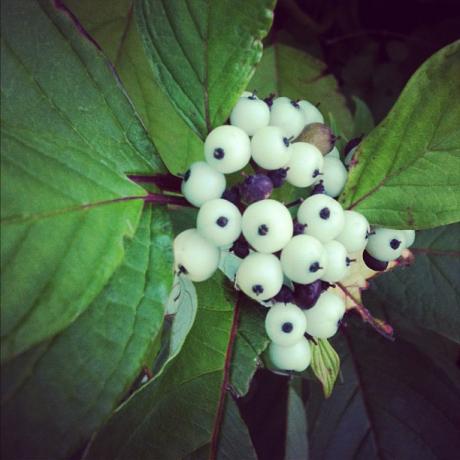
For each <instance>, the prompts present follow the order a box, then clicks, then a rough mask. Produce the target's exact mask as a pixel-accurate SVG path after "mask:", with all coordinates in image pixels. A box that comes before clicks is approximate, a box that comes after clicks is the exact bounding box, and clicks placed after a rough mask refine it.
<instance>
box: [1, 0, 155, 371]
mask: <svg viewBox="0 0 460 460" xmlns="http://www.w3.org/2000/svg"><path fill="white" fill-rule="evenodd" d="M1 46H2V75H1V78H2V81H1V89H2V125H1V130H2V132H1V142H2V146H1V147H2V148H1V150H2V154H1V155H2V156H1V181H2V209H1V222H2V262H1V263H2V285H4V286H8V290H4V292H3V293H2V294H3V295H2V318H1V319H2V321H1V323H2V324H1V328H2V329H1V335H2V362H3V361H5V360H8V359H11V358H12V357H14V356H16V355H18V354H20V353H22V352H24V351H25V350H27V349H28V348H30V347H31V346H33V345H35V344H37V343H39V342H40V341H42V340H45V339H47V338H49V337H51V336H52V335H54V334H56V333H58V332H59V331H60V330H62V329H63V328H65V327H66V326H68V325H69V324H70V323H71V322H72V321H74V320H75V318H76V317H78V315H79V314H81V313H82V312H83V311H84V310H85V308H86V307H87V306H88V305H89V303H90V302H91V301H92V300H93V299H94V298H95V296H96V295H97V294H98V293H99V292H100V290H101V289H102V287H103V286H104V285H105V284H106V283H107V281H108V280H109V278H110V276H111V275H112V273H113V272H114V270H115V269H116V267H117V266H118V265H119V264H120V263H121V261H122V259H123V254H124V249H123V245H124V238H125V237H129V238H131V237H132V236H133V235H134V232H135V229H136V227H137V225H138V221H139V217H140V213H141V209H142V197H143V196H144V195H145V191H144V190H143V189H142V188H140V187H138V186H137V185H135V184H133V183H132V182H130V181H129V180H128V179H127V178H126V177H125V173H128V172H141V173H143V172H152V171H159V170H162V166H161V162H160V161H159V159H158V158H157V157H156V155H155V151H154V149H153V145H152V144H151V142H150V141H149V139H148V137H147V134H146V132H145V130H144V128H143V127H142V124H141V122H140V120H139V119H138V118H137V117H136V114H135V112H134V110H133V108H132V106H131V104H130V102H129V100H128V99H127V98H126V96H125V94H124V92H123V90H122V88H121V87H120V85H119V83H118V81H117V79H116V78H114V75H113V72H112V70H111V68H110V66H109V64H108V62H107V60H106V59H105V58H104V56H103V55H102V54H101V53H100V52H99V51H98V50H97V49H96V48H95V46H94V44H93V43H91V42H90V41H89V40H88V39H87V38H86V37H85V36H84V35H82V33H81V32H80V31H79V30H78V29H77V28H76V27H75V25H74V24H73V22H72V21H71V19H70V17H69V15H68V13H67V12H66V11H64V10H62V9H59V10H57V9H55V7H54V6H52V3H51V2H48V1H42V2H28V1H25V0H20V1H12V0H7V1H5V2H3V3H2V44H1Z"/></svg>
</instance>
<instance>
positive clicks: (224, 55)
mask: <svg viewBox="0 0 460 460" xmlns="http://www.w3.org/2000/svg"><path fill="white" fill-rule="evenodd" d="M274 3H275V2H274V1H273V0H256V1H252V2H250V3H248V2H245V1H242V0H237V1H233V2H213V1H209V0H200V1H194V2H183V1H180V0H168V1H165V0H139V1H138V2H136V4H135V8H134V14H135V17H136V21H137V23H138V25H139V28H140V32H141V36H142V39H143V42H144V44H145V49H146V53H147V55H148V57H149V60H150V63H151V67H152V70H153V73H154V76H155V79H156V80H157V82H158V84H159V85H160V86H161V87H162V89H163V90H164V91H165V93H166V94H168V95H169V97H170V99H171V101H172V102H173V104H174V106H175V107H176V110H177V111H178V112H179V114H180V115H181V116H182V118H183V119H184V120H185V121H186V122H187V124H188V125H189V126H190V127H191V128H192V129H193V130H194V131H195V132H196V133H197V134H198V135H199V136H200V137H201V138H202V139H204V137H205V136H206V135H207V133H208V132H209V131H210V130H211V129H212V128H213V127H216V126H219V125H221V124H223V123H224V121H225V120H226V119H227V118H228V116H229V114H230V111H231V109H232V107H233V105H234V103H235V101H236V99H237V98H238V97H239V95H240V94H241V93H242V91H243V90H244V88H245V87H246V85H247V83H248V81H249V79H250V78H251V75H252V73H253V72H254V66H255V65H256V64H257V62H259V60H260V58H261V57H262V42H261V40H262V38H264V36H265V35H266V34H267V32H268V30H269V28H270V26H271V23H272V19H273V12H272V10H273V8H274Z"/></svg>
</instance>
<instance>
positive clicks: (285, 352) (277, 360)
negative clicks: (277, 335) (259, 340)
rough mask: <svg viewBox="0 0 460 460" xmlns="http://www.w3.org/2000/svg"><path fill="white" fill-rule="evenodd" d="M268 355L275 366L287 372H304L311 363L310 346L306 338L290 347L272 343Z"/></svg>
mask: <svg viewBox="0 0 460 460" xmlns="http://www.w3.org/2000/svg"><path fill="white" fill-rule="evenodd" d="M268 355H269V356H270V361H271V362H272V363H273V365H274V366H275V367H276V368H278V369H281V370H285V371H297V372H302V371H304V370H305V369H306V368H307V367H308V366H309V365H310V362H311V351H310V344H309V343H308V340H307V339H306V338H305V337H302V338H301V339H300V340H299V341H298V342H297V343H295V344H294V345H291V346H290V347H283V346H281V345H277V344H276V343H273V342H272V343H271V344H270V347H269V349H268Z"/></svg>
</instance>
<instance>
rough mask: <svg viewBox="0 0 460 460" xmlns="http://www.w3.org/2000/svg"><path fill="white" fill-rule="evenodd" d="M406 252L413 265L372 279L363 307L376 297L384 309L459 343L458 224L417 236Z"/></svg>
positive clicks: (459, 243) (459, 258)
mask: <svg viewBox="0 0 460 460" xmlns="http://www.w3.org/2000/svg"><path fill="white" fill-rule="evenodd" d="M410 250H411V251H412V252H413V253H414V256H415V260H414V262H413V263H412V264H411V265H410V266H409V267H398V268H395V269H394V270H392V271H390V272H388V273H385V274H384V276H379V277H376V278H375V279H374V280H373V281H372V285H373V289H372V290H371V291H369V292H367V291H363V299H364V303H366V302H367V299H368V298H369V297H377V298H378V299H379V300H380V301H381V302H382V303H383V304H384V306H385V308H386V309H388V310H390V311H396V312H398V313H401V314H402V315H404V316H405V317H406V318H408V319H410V320H411V321H414V322H416V323H418V324H419V325H420V326H423V327H424V328H427V329H431V330H433V331H436V332H437V333H438V334H442V335H444V336H446V337H448V338H450V339H451V340H455V341H456V342H457V343H460V304H459V302H458V299H459V297H460V291H459V287H458V277H459V273H460V224H452V225H448V226H445V227H439V228H435V229H432V230H425V231H421V232H417V234H416V238H415V243H414V245H413V247H412V248H410Z"/></svg>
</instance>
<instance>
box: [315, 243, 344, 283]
mask: <svg viewBox="0 0 460 460" xmlns="http://www.w3.org/2000/svg"><path fill="white" fill-rule="evenodd" d="M324 250H325V252H326V258H327V262H326V271H325V273H323V275H322V276H321V279H322V280H323V281H327V282H328V283H337V282H338V281H342V280H343V279H345V278H346V277H347V276H348V273H349V271H350V259H349V258H348V257H347V250H346V249H345V246H344V245H343V244H341V243H339V242H338V241H335V240H333V241H328V242H327V243H324Z"/></svg>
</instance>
